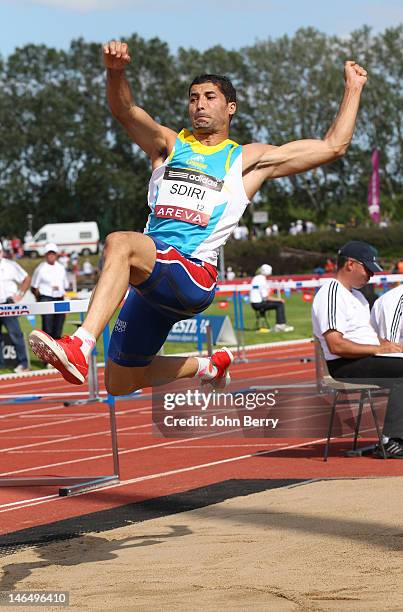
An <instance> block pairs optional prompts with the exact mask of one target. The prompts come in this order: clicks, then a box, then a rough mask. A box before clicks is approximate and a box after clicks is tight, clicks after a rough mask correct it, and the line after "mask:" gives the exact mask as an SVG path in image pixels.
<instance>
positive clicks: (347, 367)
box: [327, 356, 403, 438]
mask: <svg viewBox="0 0 403 612" xmlns="http://www.w3.org/2000/svg"><path fill="white" fill-rule="evenodd" d="M327 365H328V367H329V372H330V374H331V375H332V376H333V378H338V379H346V378H348V379H349V381H350V382H354V383H355V382H356V383H364V384H366V383H367V384H374V385H379V386H380V387H383V388H386V389H390V393H389V399H388V404H387V409H386V414H385V422H384V425H383V433H384V435H385V436H388V437H389V438H403V359H401V358H399V357H375V356H371V357H362V358H360V359H344V358H342V359H334V360H333V361H328V362H327Z"/></svg>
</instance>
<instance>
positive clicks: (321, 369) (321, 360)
mask: <svg viewBox="0 0 403 612" xmlns="http://www.w3.org/2000/svg"><path fill="white" fill-rule="evenodd" d="M314 346H315V370H316V389H317V392H318V393H323V392H324V391H325V389H326V388H328V385H327V384H326V382H325V380H326V378H325V377H330V374H329V368H328V367H327V361H326V359H325V355H324V352H323V349H322V345H321V343H320V340H319V338H318V337H317V336H314Z"/></svg>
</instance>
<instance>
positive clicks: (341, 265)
mask: <svg viewBox="0 0 403 612" xmlns="http://www.w3.org/2000/svg"><path fill="white" fill-rule="evenodd" d="M348 259H349V258H348V257H345V256H344V255H338V256H337V263H336V268H337V270H341V269H342V268H344V266H345V265H346V263H347V261H348Z"/></svg>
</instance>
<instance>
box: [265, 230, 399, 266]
mask: <svg viewBox="0 0 403 612" xmlns="http://www.w3.org/2000/svg"><path fill="white" fill-rule="evenodd" d="M349 240H364V241H365V242H369V243H370V244H372V245H373V246H374V247H376V248H377V249H378V251H379V254H380V256H381V257H397V258H399V257H402V256H403V226H402V225H399V224H396V225H391V226H390V227H387V228H378V227H357V228H348V229H344V230H342V231H340V232H335V231H329V230H327V231H319V232H314V233H313V234H299V235H298V236H280V237H279V238H277V239H276V242H277V243H278V245H279V246H280V247H293V248H295V249H303V250H307V251H315V252H317V253H323V254H325V255H329V256H334V255H335V253H337V251H338V250H339V248H340V247H341V246H342V245H343V244H345V243H346V242H348V241H349Z"/></svg>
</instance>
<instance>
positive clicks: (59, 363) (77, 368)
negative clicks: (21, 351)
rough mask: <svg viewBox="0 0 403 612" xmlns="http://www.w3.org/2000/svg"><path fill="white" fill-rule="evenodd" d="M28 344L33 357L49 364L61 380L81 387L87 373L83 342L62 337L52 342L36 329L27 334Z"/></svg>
mask: <svg viewBox="0 0 403 612" xmlns="http://www.w3.org/2000/svg"><path fill="white" fill-rule="evenodd" d="M29 344H30V345H31V348H32V350H33V352H34V353H35V355H37V356H38V357H39V359H41V360H42V361H45V362H46V363H51V364H52V366H54V367H55V368H56V369H58V370H59V372H60V373H61V374H62V376H63V378H64V379H65V380H67V381H68V382H69V383H73V385H82V384H83V382H85V379H86V376H87V373H88V363H87V361H86V359H85V357H84V354H83V352H82V350H81V346H82V344H83V341H82V340H80V338H77V336H64V337H63V338H60V340H54V339H53V338H52V337H51V336H48V334H45V332H43V331H39V330H38V329H36V330H35V331H33V332H31V333H30V334H29Z"/></svg>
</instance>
